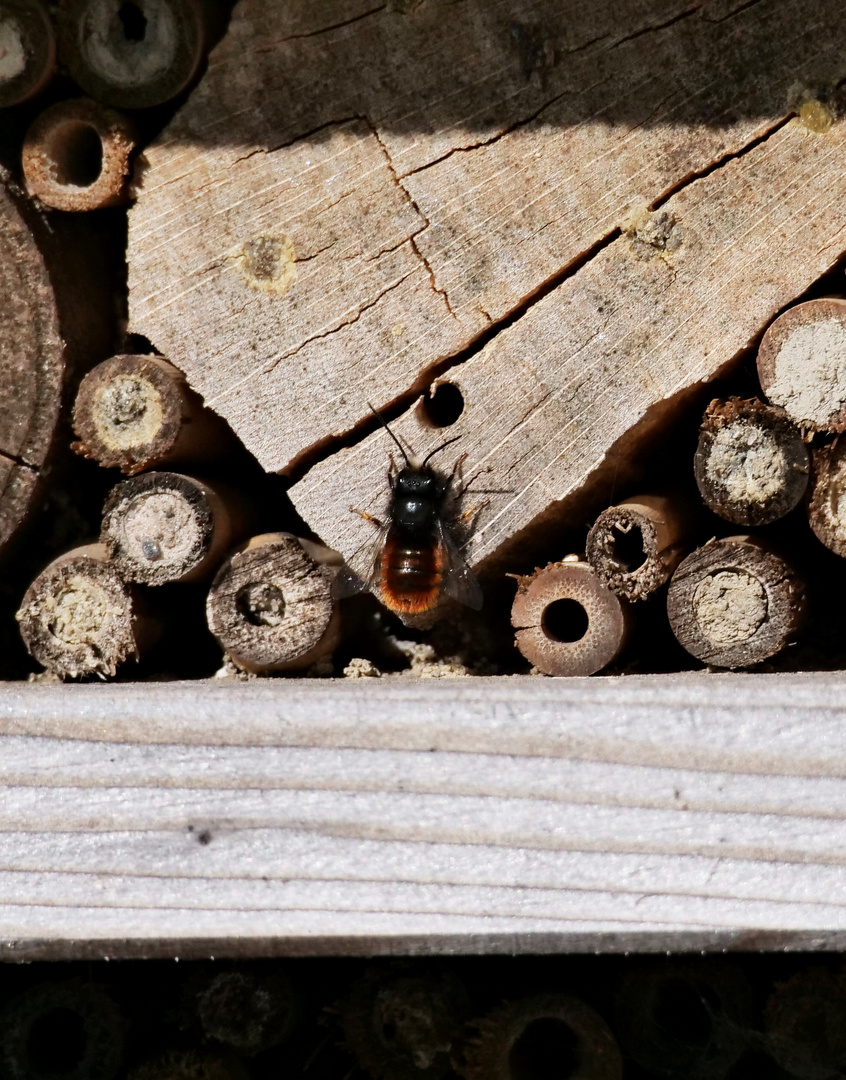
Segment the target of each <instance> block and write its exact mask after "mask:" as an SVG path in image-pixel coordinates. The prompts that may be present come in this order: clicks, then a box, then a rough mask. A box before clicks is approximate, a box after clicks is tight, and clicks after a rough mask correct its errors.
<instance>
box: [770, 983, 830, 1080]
mask: <svg viewBox="0 0 846 1080" xmlns="http://www.w3.org/2000/svg"><path fill="white" fill-rule="evenodd" d="M764 1033H765V1041H766V1047H767V1049H768V1050H769V1052H770V1054H771V1055H772V1056H773V1058H774V1059H775V1060H776V1061H777V1062H778V1064H779V1065H780V1066H781V1067H782V1068H783V1069H786V1070H787V1072H788V1073H789V1074H790V1075H792V1076H797V1077H802V1076H842V1075H843V1072H844V1070H846V986H844V983H843V977H842V975H841V976H840V977H839V978H838V977H837V976H835V975H834V973H832V972H831V971H829V970H828V969H827V968H824V967H810V968H805V969H804V970H802V971H798V972H796V974H794V975H792V976H791V977H790V978H789V979H788V980H787V981H786V982H784V983H781V984H780V985H779V986H777V987H776V988H775V990H774V991H773V992H772V993H771V994H770V997H769V998H768V1000H767V1003H766V1005H765V1007H764Z"/></svg>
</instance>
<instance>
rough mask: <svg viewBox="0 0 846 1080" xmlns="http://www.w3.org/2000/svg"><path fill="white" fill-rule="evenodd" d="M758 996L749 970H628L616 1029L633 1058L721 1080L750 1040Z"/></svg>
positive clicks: (676, 964) (662, 1069) (713, 965)
mask: <svg viewBox="0 0 846 1080" xmlns="http://www.w3.org/2000/svg"><path fill="white" fill-rule="evenodd" d="M753 1002H754V997H753V994H752V990H751V987H750V985H749V982H748V980H747V979H746V978H745V976H744V973H743V969H742V968H740V967H738V966H737V965H735V964H731V963H727V962H723V961H719V960H715V961H709V960H702V959H701V958H697V959H696V961H695V962H687V961H683V960H682V961H671V962H661V963H659V964H650V965H648V966H638V967H636V968H634V969H633V970H631V971H628V972H626V973H625V974H624V975H623V977H622V979H621V980H620V983H619V985H618V987H617V992H616V994H615V1001H614V1018H615V1024H614V1030H615V1031H616V1033H617V1038H618V1039H619V1040H620V1047H621V1049H622V1050H623V1053H624V1054H625V1056H626V1057H627V1058H630V1059H632V1060H633V1061H634V1062H636V1063H637V1064H638V1065H640V1066H642V1067H643V1068H645V1069H647V1070H649V1071H650V1072H651V1073H657V1074H658V1075H662V1076H669V1077H694V1076H695V1077H699V1078H701V1080H708V1078H711V1080H722V1078H724V1077H727V1076H728V1075H729V1070H730V1068H731V1066H732V1064H733V1063H734V1062H735V1061H736V1060H737V1058H739V1057H740V1055H741V1054H742V1053H743V1051H744V1049H745V1048H746V1045H747V1043H748V1041H749V1037H750V1035H751V1028H752V1019H753Z"/></svg>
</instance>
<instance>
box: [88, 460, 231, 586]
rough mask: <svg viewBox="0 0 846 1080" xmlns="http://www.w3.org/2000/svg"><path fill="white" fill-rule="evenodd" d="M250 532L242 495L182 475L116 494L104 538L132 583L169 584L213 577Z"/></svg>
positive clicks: (135, 483) (137, 483)
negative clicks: (232, 549)
mask: <svg viewBox="0 0 846 1080" xmlns="http://www.w3.org/2000/svg"><path fill="white" fill-rule="evenodd" d="M248 533H249V514H248V511H247V509H246V507H245V506H244V504H243V501H242V499H241V498H240V496H239V495H238V493H237V492H235V491H233V490H232V489H230V488H227V487H225V486H223V485H221V484H218V483H214V484H212V483H211V482H209V481H202V480H197V479H196V478H194V477H191V476H185V475H183V474H182V473H174V472H149V473H141V474H140V475H139V476H133V477H131V478H130V479H129V480H123V481H121V483H119V484H117V485H116V486H115V487H114V488H113V489H112V491H111V494H110V495H109V497H108V499H107V500H106V505H105V506H104V508H103V524H102V529H101V532H100V539H101V541H102V542H103V543H104V544H105V545H106V547H107V549H108V552H109V556H110V557H111V558H112V559H113V560H114V562H115V565H116V566H117V567H118V569H119V570H120V572H121V573H122V574H123V576H124V577H125V578H126V579H127V581H139V582H143V583H144V584H145V585H164V584H167V583H168V582H175V581H182V582H188V581H203V580H205V579H206V578H209V577H211V576H212V574H213V573H214V572H215V570H216V568H217V566H218V565H219V563H220V562H221V560H222V559H223V557H224V555H225V553H226V552H227V550H229V548H230V547H232V545H233V544H237V543H238V542H239V541H241V540H242V539H243V537H244V536H245V535H248Z"/></svg>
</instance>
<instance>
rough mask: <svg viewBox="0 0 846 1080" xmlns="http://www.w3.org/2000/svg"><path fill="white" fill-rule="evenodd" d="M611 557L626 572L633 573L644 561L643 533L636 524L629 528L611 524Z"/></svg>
mask: <svg viewBox="0 0 846 1080" xmlns="http://www.w3.org/2000/svg"><path fill="white" fill-rule="evenodd" d="M610 554H611V558H612V559H613V560H614V562H615V563H616V564H617V566H618V567H619V568H620V569H621V570H623V571H624V572H625V573H627V574H633V573H634V572H635V570H639V569H640V568H641V566H643V564H644V563H645V562H646V551H645V550H644V544H643V533H642V532H641V530H640V529H639V528H638V527H637V526H636V525H632V526H631V528H629V529H624V528H621V527H620V526H619V525H612V526H611V553H610Z"/></svg>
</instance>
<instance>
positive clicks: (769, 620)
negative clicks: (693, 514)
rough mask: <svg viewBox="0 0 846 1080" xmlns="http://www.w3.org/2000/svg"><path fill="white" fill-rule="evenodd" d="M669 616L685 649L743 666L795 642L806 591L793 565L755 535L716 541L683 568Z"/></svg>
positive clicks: (722, 664) (670, 600) (728, 664)
mask: <svg viewBox="0 0 846 1080" xmlns="http://www.w3.org/2000/svg"><path fill="white" fill-rule="evenodd" d="M667 615H668V617H669V620H670V626H671V628H672V631H673V633H674V634H675V635H676V638H677V639H678V641H679V643H680V644H681V645H682V647H683V648H685V649H686V650H687V651H688V652H689V653H690V654H691V655H692V656H695V657H696V658H697V659H698V660H701V661H702V662H703V663H705V664H712V665H713V666H714V667H723V668H741V667H749V666H750V665H752V664H757V663H760V662H761V661H762V660H767V659H768V658H769V657H771V656H775V655H776V653H779V652H781V650H782V649H784V648H785V647H786V646H787V645H789V644H791V642H793V641H794V640H795V639H796V637H797V636H798V634H799V631H800V630H801V628H802V624H803V622H804V619H805V588H804V585H803V583H802V581H801V580H800V578H799V577H798V576H797V575H796V573H795V572H794V571H793V569H792V568H791V567H790V566H789V564H788V563H787V562H786V561H785V560H784V559H783V558H782V557H781V556H780V555H778V554H777V553H776V552H774V551H772V550H771V549H770V548H769V546H768V545H765V544H764V543H762V542H761V541H760V540H756V539H754V538H753V537H749V536H730V537H727V538H726V539H725V540H712V541H710V543H708V544H705V546H704V547H701V548H697V550H696V551H694V552H692V553H691V554H690V555H688V557H687V558H686V559H685V560H684V561H683V562H682V563H681V565H680V566H679V568H678V570H676V572H675V574H674V575H673V579H672V581H671V582H670V590H669V593H668V594H667Z"/></svg>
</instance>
